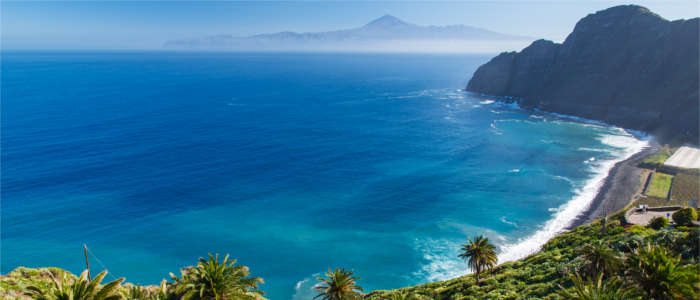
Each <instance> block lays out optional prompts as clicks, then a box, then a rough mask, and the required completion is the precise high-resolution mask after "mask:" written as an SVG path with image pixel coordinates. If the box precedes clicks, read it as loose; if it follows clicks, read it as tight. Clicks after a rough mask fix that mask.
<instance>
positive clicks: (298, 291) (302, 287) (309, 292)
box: [292, 273, 321, 300]
mask: <svg viewBox="0 0 700 300" xmlns="http://www.w3.org/2000/svg"><path fill="white" fill-rule="evenodd" d="M320 275H321V273H315V274H312V275H311V276H310V277H307V278H304V279H303V280H300V281H297V283H296V284H295V285H294V295H292V300H306V299H312V298H313V297H315V296H316V295H317V294H318V293H316V290H315V289H314V287H315V286H316V284H317V283H316V280H315V278H316V277H318V276H320Z"/></svg>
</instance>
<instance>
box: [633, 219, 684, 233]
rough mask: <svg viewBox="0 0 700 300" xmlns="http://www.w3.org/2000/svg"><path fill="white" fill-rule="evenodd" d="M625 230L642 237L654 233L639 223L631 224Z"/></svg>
mask: <svg viewBox="0 0 700 300" xmlns="http://www.w3.org/2000/svg"><path fill="white" fill-rule="evenodd" d="M674 220H675V219H674ZM627 232H629V233H630V234H638V235H641V236H643V237H647V236H650V235H652V234H654V231H653V230H651V229H649V228H646V227H644V226H641V225H632V226H630V227H629V228H627Z"/></svg>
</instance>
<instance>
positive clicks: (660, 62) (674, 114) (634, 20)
mask: <svg viewBox="0 0 700 300" xmlns="http://www.w3.org/2000/svg"><path fill="white" fill-rule="evenodd" d="M699 24H700V19H699V18H694V19H690V20H676V21H668V20H665V19H664V18H662V17H660V16H659V15H657V14H654V13H652V12H651V11H649V10H648V9H646V8H644V7H640V6H635V5H624V6H616V7H612V8H608V9H606V10H603V11H599V12H596V13H595V14H590V15H588V16H586V17H585V18H583V19H581V20H580V21H579V22H578V23H577V24H576V26H575V28H574V30H573V32H572V33H571V34H569V36H568V37H567V38H566V40H565V41H564V42H563V43H562V44H558V43H553V42H551V41H547V40H538V41H535V42H533V43H532V44H531V45H530V46H528V47H527V48H525V49H523V50H522V51H521V52H504V53H501V54H500V55H498V56H496V57H494V58H493V59H491V61H489V62H488V63H486V64H484V65H482V66H481V67H479V69H478V70H477V71H476V72H475V73H474V76H473V77H472V79H471V80H470V81H469V84H468V85H467V90H468V91H472V92H477V93H482V94H489V95H496V96H512V97H516V98H522V103H521V104H522V105H524V106H527V107H535V108H539V109H542V110H546V111H551V112H557V113H563V114H570V115H575V116H580V117H584V118H589V119H595V120H602V121H605V122H608V123H611V124H615V125H619V126H622V127H625V128H630V129H638V130H645V131H649V132H653V133H656V134H657V135H660V136H662V137H668V138H677V137H680V138H682V139H683V140H690V141H692V142H695V143H697V142H698V114H699V113H698V111H699V110H698V106H699V104H698V103H699V100H698V97H699V94H698V85H699V84H698V72H699V71H698V68H699V65H698V53H699V52H698V51H700V50H699V46H698V44H699V42H698V40H699V37H698V36H699V33H698V28H699Z"/></svg>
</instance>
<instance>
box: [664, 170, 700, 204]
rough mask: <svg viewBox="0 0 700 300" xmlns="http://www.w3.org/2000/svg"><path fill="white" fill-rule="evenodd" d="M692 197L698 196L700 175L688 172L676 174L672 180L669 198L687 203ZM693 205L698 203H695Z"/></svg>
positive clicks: (699, 195)
mask: <svg viewBox="0 0 700 300" xmlns="http://www.w3.org/2000/svg"><path fill="white" fill-rule="evenodd" d="M692 198H695V199H698V198H700V177H698V176H694V175H688V174H678V175H676V179H675V180H674V181H673V191H672V192H671V199H673V200H674V201H680V202H681V203H684V204H685V205H688V203H690V199H692ZM695 205H696V206H697V205H698V204H697V203H695Z"/></svg>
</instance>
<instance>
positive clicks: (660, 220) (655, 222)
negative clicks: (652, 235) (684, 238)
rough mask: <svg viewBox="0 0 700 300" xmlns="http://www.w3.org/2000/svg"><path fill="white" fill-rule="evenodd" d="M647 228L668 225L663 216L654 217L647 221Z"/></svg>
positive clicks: (657, 228) (656, 228) (658, 227)
mask: <svg viewBox="0 0 700 300" xmlns="http://www.w3.org/2000/svg"><path fill="white" fill-rule="evenodd" d="M648 226H649V228H651V229H655V230H659V229H661V228H666V227H668V219H666V218H665V217H654V218H653V219H651V221H650V222H649V225H648Z"/></svg>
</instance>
